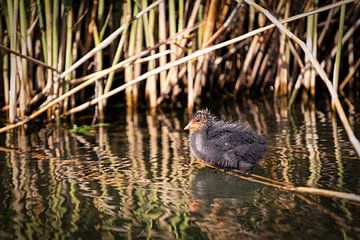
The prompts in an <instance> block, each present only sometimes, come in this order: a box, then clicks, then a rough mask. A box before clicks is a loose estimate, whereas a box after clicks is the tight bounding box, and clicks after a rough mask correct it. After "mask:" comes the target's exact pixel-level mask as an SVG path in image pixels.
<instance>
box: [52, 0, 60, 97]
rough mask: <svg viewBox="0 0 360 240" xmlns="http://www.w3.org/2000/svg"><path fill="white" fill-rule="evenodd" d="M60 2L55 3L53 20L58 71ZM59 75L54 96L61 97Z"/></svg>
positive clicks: (53, 58)
mask: <svg viewBox="0 0 360 240" xmlns="http://www.w3.org/2000/svg"><path fill="white" fill-rule="evenodd" d="M59 7H60V2H59V0H54V2H53V19H52V66H53V68H55V69H58V58H59V32H58V26H59V12H60V9H59ZM57 75H58V74H56V75H55V76H54V92H53V94H54V96H55V97H57V96H59V79H58V76H57Z"/></svg>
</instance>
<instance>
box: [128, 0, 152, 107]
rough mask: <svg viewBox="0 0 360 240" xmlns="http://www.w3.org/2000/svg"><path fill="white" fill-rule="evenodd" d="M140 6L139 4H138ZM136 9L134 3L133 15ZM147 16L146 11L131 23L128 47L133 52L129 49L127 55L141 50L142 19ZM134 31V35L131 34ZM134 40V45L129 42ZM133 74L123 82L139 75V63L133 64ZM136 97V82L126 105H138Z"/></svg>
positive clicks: (137, 93) (137, 91) (137, 88)
mask: <svg viewBox="0 0 360 240" xmlns="http://www.w3.org/2000/svg"><path fill="white" fill-rule="evenodd" d="M139 7H140V6H139ZM137 11H138V7H137V4H135V6H134V15H135V14H136V13H137ZM145 17H147V16H146V13H145V14H144V16H142V17H141V18H139V19H138V20H137V21H136V23H135V22H134V23H133V26H134V32H133V29H131V32H130V39H129V41H130V43H129V48H130V46H131V47H132V50H133V52H130V51H129V56H132V55H134V54H135V53H138V52H141V50H142V47H143V40H144V34H143V22H144V21H143V20H144V18H145ZM133 33H134V35H133ZM132 41H133V42H134V45H132V44H131V42H132ZM133 69H134V70H133V75H132V77H130V78H127V79H125V82H128V81H130V80H131V79H133V78H136V77H137V76H140V75H141V64H139V63H136V64H134V68H133ZM138 99H139V84H136V85H134V86H133V87H132V100H131V104H127V105H128V106H131V105H133V106H135V107H136V106H137V105H138Z"/></svg>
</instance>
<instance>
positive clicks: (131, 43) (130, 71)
mask: <svg viewBox="0 0 360 240" xmlns="http://www.w3.org/2000/svg"><path fill="white" fill-rule="evenodd" d="M127 3H128V7H127V12H128V14H130V15H131V16H132V15H135V14H136V12H135V11H137V9H138V7H137V5H136V4H135V6H134V7H132V5H131V1H128V2H127ZM132 8H134V10H133V11H134V13H133V12H132ZM137 24H138V21H134V22H133V23H132V24H131V27H130V34H129V40H128V49H127V50H128V51H127V56H128V57H130V56H132V55H134V53H135V36H136V26H137ZM133 76H134V66H128V67H127V68H126V69H125V82H128V81H130V80H131V79H133ZM133 87H134V86H132V87H131V88H128V89H126V90H125V101H126V105H127V106H132V105H133V104H132V100H133Z"/></svg>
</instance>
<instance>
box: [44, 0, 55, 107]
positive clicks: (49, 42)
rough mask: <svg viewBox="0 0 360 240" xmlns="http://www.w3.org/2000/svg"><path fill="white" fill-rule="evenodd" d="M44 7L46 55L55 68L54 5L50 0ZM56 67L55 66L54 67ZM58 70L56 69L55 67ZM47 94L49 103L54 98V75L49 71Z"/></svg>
mask: <svg viewBox="0 0 360 240" xmlns="http://www.w3.org/2000/svg"><path fill="white" fill-rule="evenodd" d="M44 6H45V23H46V27H45V37H46V52H47V53H46V54H47V56H48V58H47V64H48V65H50V66H53V64H52V63H53V59H52V47H53V46H52V44H53V43H52V37H53V35H52V30H53V29H52V18H51V17H52V14H53V12H52V9H51V6H52V4H51V3H50V0H45V1H44ZM53 67H54V66H53ZM55 68H56V67H55ZM46 80H47V82H46V86H45V88H46V92H48V101H49V100H50V99H51V98H52V97H53V96H52V94H53V74H52V71H50V70H49V69H48V70H47V75H46Z"/></svg>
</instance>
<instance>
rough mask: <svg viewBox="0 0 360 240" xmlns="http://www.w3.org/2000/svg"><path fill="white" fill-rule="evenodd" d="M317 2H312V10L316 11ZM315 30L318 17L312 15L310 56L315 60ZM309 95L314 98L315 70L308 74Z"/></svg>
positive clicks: (315, 0)
mask: <svg viewBox="0 0 360 240" xmlns="http://www.w3.org/2000/svg"><path fill="white" fill-rule="evenodd" d="M318 2H319V1H318V0H314V1H313V6H314V9H316V8H317V7H318ZM317 29H318V15H317V14H314V15H313V26H312V31H313V32H312V47H311V49H312V54H313V56H314V57H315V58H316V56H317V44H318V39H317V38H318V33H317ZM310 76H311V77H310V95H311V96H312V97H314V96H315V79H316V71H315V69H313V68H311V73H310Z"/></svg>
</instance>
